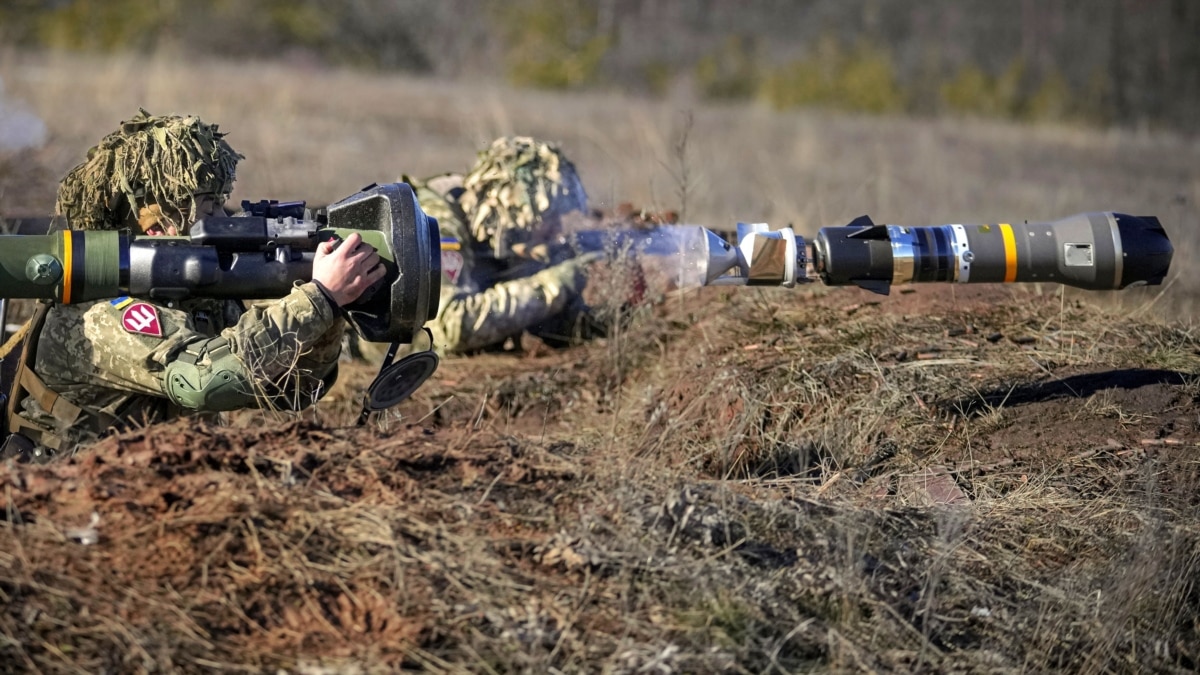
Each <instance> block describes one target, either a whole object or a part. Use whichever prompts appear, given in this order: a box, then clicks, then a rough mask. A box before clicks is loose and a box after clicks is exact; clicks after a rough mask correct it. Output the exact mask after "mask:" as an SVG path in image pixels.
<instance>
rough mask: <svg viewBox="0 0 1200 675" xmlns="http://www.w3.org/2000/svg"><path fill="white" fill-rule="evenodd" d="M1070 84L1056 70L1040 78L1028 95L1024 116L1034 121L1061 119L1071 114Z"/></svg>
mask: <svg viewBox="0 0 1200 675" xmlns="http://www.w3.org/2000/svg"><path fill="white" fill-rule="evenodd" d="M1071 101H1072V94H1071V86H1070V85H1069V84H1067V80H1066V78H1064V77H1063V76H1062V75H1061V74H1059V73H1058V71H1056V70H1051V71H1050V72H1049V73H1047V74H1046V76H1045V77H1044V78H1042V84H1041V86H1039V87H1038V89H1037V91H1035V92H1034V93H1033V95H1032V96H1030V97H1029V103H1028V104H1027V105H1026V110H1025V113H1026V116H1027V117H1028V118H1029V119H1031V120H1034V121H1037V122H1041V121H1062V120H1065V119H1067V118H1068V117H1070V116H1071V114H1072V110H1071Z"/></svg>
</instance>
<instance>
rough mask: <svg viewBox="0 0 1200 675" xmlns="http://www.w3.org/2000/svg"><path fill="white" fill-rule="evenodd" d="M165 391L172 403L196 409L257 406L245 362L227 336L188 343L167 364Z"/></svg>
mask: <svg viewBox="0 0 1200 675" xmlns="http://www.w3.org/2000/svg"><path fill="white" fill-rule="evenodd" d="M163 390H164V391H165V392H166V394H167V398H169V399H171V402H172V403H174V404H176V405H178V406H179V407H181V408H184V409H187V410H194V411H196V412H221V411H225V410H237V409H239V408H250V407H257V401H258V397H257V396H256V395H255V393H254V388H253V387H252V386H251V385H250V382H249V381H247V379H246V376H245V369H244V368H243V367H242V362H241V361H240V360H239V359H238V357H237V356H236V355H234V353H233V352H232V351H230V349H229V342H228V341H227V340H225V339H224V338H216V339H212V340H204V341H203V342H196V343H193V344H190V345H188V347H187V350H186V351H184V352H181V353H180V354H179V356H177V357H176V358H175V360H174V361H172V362H171V363H170V364H168V365H167V369H166V372H165V374H164V376H163Z"/></svg>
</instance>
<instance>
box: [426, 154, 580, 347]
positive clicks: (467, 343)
mask: <svg viewBox="0 0 1200 675" xmlns="http://www.w3.org/2000/svg"><path fill="white" fill-rule="evenodd" d="M404 180H405V181H407V182H409V183H410V184H411V185H413V187H414V189H415V190H416V194H417V199H418V201H419V202H420V204H421V208H422V209H424V210H425V212H426V213H428V214H430V215H432V216H434V217H435V218H437V219H438V224H439V226H440V228H441V233H442V240H443V248H444V249H445V248H446V242H448V241H453V242H457V243H458V246H459V248H458V250H443V254H442V295H441V302H440V305H439V307H438V316H437V318H436V319H435V320H434V321H433V322H432V323H431V324H430V327H431V328H432V330H433V333H434V343H435V345H436V346H437V348H438V349H439V350H442V351H445V352H450V353H462V352H470V351H474V350H479V349H484V348H488V347H495V346H499V345H502V344H503V343H504V342H505V341H506V340H507V339H508V338H518V337H519V336H520V335H521V333H522V332H523V331H526V330H528V331H530V332H533V333H534V334H537V335H540V336H542V337H544V338H547V339H561V340H567V339H569V338H570V337H571V336H572V334H573V332H574V326H575V324H576V323H577V320H578V318H579V316H580V315H582V314H583V313H585V312H586V308H585V307H584V306H583V303H582V298H581V295H580V294H581V292H582V291H583V287H584V286H585V284H586V281H587V280H586V275H585V274H584V271H585V268H586V265H587V263H588V262H589V260H588V259H584V258H577V259H572V260H567V261H565V262H562V263H559V264H556V265H551V264H548V263H545V262H537V261H535V260H530V259H528V258H520V257H517V256H515V255H514V254H513V250H512V249H513V248H514V246H517V247H519V246H520V245H529V244H537V243H540V241H539V239H540V238H541V237H543V236H545V235H546V234H548V233H549V232H550V231H552V230H553V229H554V226H555V224H556V223H557V222H558V219H559V218H560V217H561V216H562V215H564V214H566V213H569V212H572V211H576V210H578V211H586V209H587V195H586V194H585V193H584V190H583V186H582V184H581V183H580V181H579V178H578V176H577V175H576V173H575V167H574V166H573V165H572V164H571V163H570V162H569V161H568V160H567V159H566V158H565V157H563V155H562V153H561V152H560V151H559V150H558V148H557V147H555V146H553V145H550V144H546V143H541V142H538V141H536V140H534V139H532V138H527V137H514V138H500V139H497V140H496V141H495V142H493V143H492V145H491V146H490V147H489V148H488V149H487V150H485V151H483V152H481V153H480V155H479V160H478V161H477V162H476V164H475V167H474V168H473V169H472V171H471V172H470V173H469V174H467V176H465V177H463V176H457V175H453V174H447V175H443V176H437V177H435V178H431V179H428V180H424V181H420V180H412V179H410V178H408V177H405V179H404Z"/></svg>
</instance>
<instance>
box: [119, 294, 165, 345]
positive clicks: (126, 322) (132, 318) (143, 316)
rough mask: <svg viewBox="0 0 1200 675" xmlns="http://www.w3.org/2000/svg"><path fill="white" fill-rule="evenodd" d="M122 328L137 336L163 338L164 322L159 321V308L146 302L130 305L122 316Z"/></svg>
mask: <svg viewBox="0 0 1200 675" xmlns="http://www.w3.org/2000/svg"><path fill="white" fill-rule="evenodd" d="M121 327H122V328H124V329H125V330H126V331H127V332H130V333H135V334H137V335H149V336H151V337H162V334H163V333H162V322H160V321H159V320H158V308H157V307H155V306H154V305H151V304H147V303H145V302H138V303H134V304H132V305H130V306H129V307H127V308H126V309H125V313H124V314H122V315H121Z"/></svg>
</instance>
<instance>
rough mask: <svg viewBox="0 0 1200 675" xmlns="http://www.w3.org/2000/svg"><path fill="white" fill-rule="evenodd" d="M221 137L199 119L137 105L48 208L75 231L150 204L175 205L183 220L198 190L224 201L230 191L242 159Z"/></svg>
mask: <svg viewBox="0 0 1200 675" xmlns="http://www.w3.org/2000/svg"><path fill="white" fill-rule="evenodd" d="M224 136H225V134H222V133H220V132H219V131H218V130H217V125H215V124H205V123H204V122H202V121H201V120H200V118H199V117H190V116H189V117H179V116H175V115H165V116H155V115H151V114H150V113H148V112H146V111H145V110H141V111H140V112H139V113H138V115H137V116H135V117H134V118H133V119H131V120H129V121H126V122H122V123H121V128H120V129H118V130H116V131H114V132H113V133H111V134H109V135H107V136H105V137H104V138H103V139H101V141H100V143H99V144H98V145H96V146H95V147H93V148H92V149H90V150H88V154H87V161H85V162H83V163H82V164H80V165H79V166H76V167H75V168H74V169H71V171H70V172H69V173H67V175H66V177H64V178H63V179H62V182H61V183H60V184H59V186H58V202H57V204H55V210H56V211H57V212H58V213H59V214H61V215H64V216H66V218H67V223H68V225H69V226H70V227H71V228H72V229H76V230H113V229H120V228H122V227H124V226H125V223H126V222H127V220H128V217H129V216H130V215H134V216H136V215H137V214H138V212H139V211H140V210H141V209H142V207H145V206H149V205H153V204H158V205H159V206H160V207H161V208H160V209H159V213H161V212H162V209H166V210H167V212H168V213H169V212H170V209H171V208H173V209H177V210H178V211H179V212H180V213H183V214H184V215H185V216H186V217H187V218H188V219H189V221H188V222H189V223H190V222H191V221H192V220H195V218H196V202H195V197H196V196H197V195H203V194H212V195H217V196H219V197H221V198H222V199H224V198H225V197H228V196H229V193H230V192H232V191H233V181H234V174H235V170H236V168H237V163H238V160H240V159H243V157H242V155H240V154H238V153H237V152H235V151H234V149H233V148H231V147H230V146H229V144H228V143H226V142H225V139H224ZM168 207H169V208H168ZM166 217H168V218H170V217H171V216H170V215H167V216H166ZM179 224H180V225H183V224H184V223H179Z"/></svg>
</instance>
